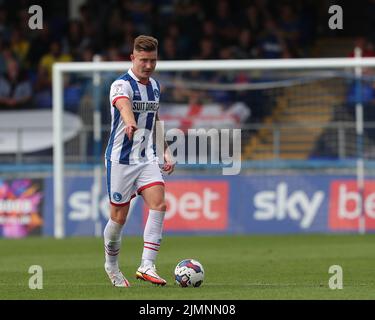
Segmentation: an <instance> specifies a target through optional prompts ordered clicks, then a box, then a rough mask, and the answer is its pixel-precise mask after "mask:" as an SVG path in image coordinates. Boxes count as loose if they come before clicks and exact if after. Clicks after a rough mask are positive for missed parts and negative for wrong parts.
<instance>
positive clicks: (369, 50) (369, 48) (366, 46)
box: [349, 36, 375, 58]
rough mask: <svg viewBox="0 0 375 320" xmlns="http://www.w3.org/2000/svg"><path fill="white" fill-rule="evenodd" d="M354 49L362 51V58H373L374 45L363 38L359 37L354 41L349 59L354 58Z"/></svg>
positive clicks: (374, 53) (374, 54)
mask: <svg viewBox="0 0 375 320" xmlns="http://www.w3.org/2000/svg"><path fill="white" fill-rule="evenodd" d="M355 48H360V49H361V50H362V53H361V56H362V57H375V50H374V45H373V44H372V43H371V42H370V41H368V39H367V38H366V37H365V36H359V37H357V38H356V39H355V41H354V48H353V50H352V51H351V52H350V54H349V57H352V58H353V57H354V56H355V52H354V51H355Z"/></svg>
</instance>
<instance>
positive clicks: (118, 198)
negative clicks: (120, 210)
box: [113, 192, 122, 202]
mask: <svg viewBox="0 0 375 320" xmlns="http://www.w3.org/2000/svg"><path fill="white" fill-rule="evenodd" d="M113 199H115V201H117V202H119V201H121V199H122V195H121V193H118V192H115V193H114V194H113Z"/></svg>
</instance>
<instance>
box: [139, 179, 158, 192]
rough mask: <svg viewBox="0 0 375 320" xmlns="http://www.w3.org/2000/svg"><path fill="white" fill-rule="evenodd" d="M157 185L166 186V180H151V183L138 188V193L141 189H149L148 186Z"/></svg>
mask: <svg viewBox="0 0 375 320" xmlns="http://www.w3.org/2000/svg"><path fill="white" fill-rule="evenodd" d="M157 185H161V186H164V182H162V181H156V182H151V183H149V184H146V185H144V186H142V187H140V188H139V189H138V190H137V193H140V192H141V191H143V190H145V189H147V188H150V187H153V186H157Z"/></svg>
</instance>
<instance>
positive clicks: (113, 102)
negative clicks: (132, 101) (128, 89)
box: [112, 96, 129, 106]
mask: <svg viewBox="0 0 375 320" xmlns="http://www.w3.org/2000/svg"><path fill="white" fill-rule="evenodd" d="M120 99H128V100H129V98H128V97H127V96H119V97H116V98H115V99H114V100H113V101H112V105H114V106H115V105H116V102H117V100H120Z"/></svg>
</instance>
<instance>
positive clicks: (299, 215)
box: [254, 182, 324, 229]
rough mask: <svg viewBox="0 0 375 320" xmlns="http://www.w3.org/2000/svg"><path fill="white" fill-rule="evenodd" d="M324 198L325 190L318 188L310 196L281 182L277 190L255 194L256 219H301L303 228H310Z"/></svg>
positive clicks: (300, 222)
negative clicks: (290, 190) (291, 190)
mask: <svg viewBox="0 0 375 320" xmlns="http://www.w3.org/2000/svg"><path fill="white" fill-rule="evenodd" d="M323 200H324V192H323V191H320V190H317V191H316V192H314V193H313V194H312V196H311V197H309V196H308V195H307V194H306V193H305V192H304V191H302V190H297V191H293V192H289V191H288V184H287V183H285V182H281V183H279V184H278V185H277V186H276V190H266V191H261V192H258V193H256V194H255V196H254V207H255V209H256V210H255V213H254V218H255V220H262V221H266V220H273V219H275V220H284V219H291V220H295V221H299V224H300V227H301V228H302V229H308V228H309V227H310V226H311V224H312V223H313V221H314V218H315V216H316V214H317V213H318V212H319V209H320V207H321V204H322V202H323Z"/></svg>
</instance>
